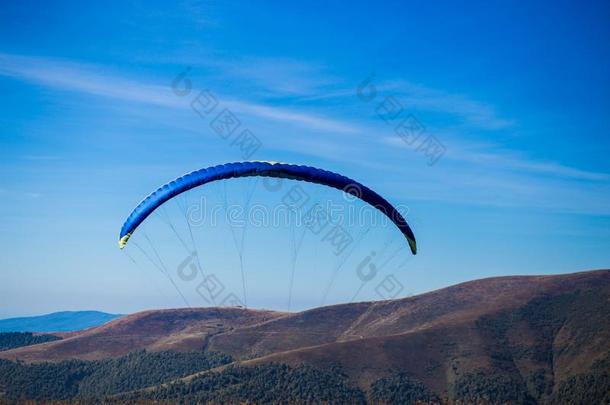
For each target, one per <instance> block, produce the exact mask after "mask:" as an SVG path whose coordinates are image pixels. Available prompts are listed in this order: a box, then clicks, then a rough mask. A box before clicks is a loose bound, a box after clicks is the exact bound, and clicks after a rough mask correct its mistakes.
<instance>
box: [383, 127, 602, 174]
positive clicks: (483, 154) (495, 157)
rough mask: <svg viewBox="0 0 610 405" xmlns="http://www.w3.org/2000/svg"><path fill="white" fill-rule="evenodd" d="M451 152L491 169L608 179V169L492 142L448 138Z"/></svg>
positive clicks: (389, 140)
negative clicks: (539, 157) (542, 157)
mask: <svg viewBox="0 0 610 405" xmlns="http://www.w3.org/2000/svg"><path fill="white" fill-rule="evenodd" d="M383 141H384V142H385V143H386V144H388V145H393V146H399V147H404V148H411V147H410V146H408V145H407V144H406V143H404V142H403V140H402V139H400V138H399V137H397V136H391V137H386V138H384V139H383ZM444 143H445V146H446V148H447V152H446V153H445V156H444V157H443V158H444V159H451V160H455V161H460V162H468V163H472V164H474V165H478V166H481V167H484V168H487V169H493V170H507V171H521V172H530V173H534V174H538V175H552V176H556V177H562V178H566V179H580V180H592V181H608V180H610V175H609V174H607V173H600V172H593V171H587V170H582V169H578V168H574V167H570V166H566V165H562V164H560V163H556V162H539V161H535V160H531V159H527V158H524V157H521V156H519V154H517V153H515V152H514V151H507V150H505V149H502V148H500V147H498V146H497V145H492V144H481V143H474V142H471V143H467V142H464V141H461V142H458V141H456V140H455V139H452V140H450V141H445V142H444Z"/></svg>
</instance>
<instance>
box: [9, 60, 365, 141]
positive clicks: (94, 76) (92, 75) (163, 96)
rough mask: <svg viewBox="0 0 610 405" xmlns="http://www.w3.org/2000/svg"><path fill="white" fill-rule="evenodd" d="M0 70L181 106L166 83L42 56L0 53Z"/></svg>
mask: <svg viewBox="0 0 610 405" xmlns="http://www.w3.org/2000/svg"><path fill="white" fill-rule="evenodd" d="M0 74H1V75H4V76H9V77H15V78H18V79H22V80H27V81H31V82H34V83H38V84H42V85H46V86H50V87H54V88H59V89H62V90H69V91H76V92H81V93H85V94H91V95H95V96H101V97H108V98H113V99H118V100H122V101H129V102H136V103H145V104H151V105H157V106H162V107H170V108H185V106H186V104H185V103H184V101H183V100H182V99H180V98H179V97H176V96H174V95H173V94H172V93H171V91H170V86H169V85H167V86H161V85H155V84H147V83H142V82H138V81H134V80H129V79H125V78H123V77H120V76H117V75H109V74H104V73H102V72H101V69H99V68H96V67H92V66H90V65H84V64H76V63H72V62H64V61H57V60H52V59H46V58H36V57H29V56H17V55H8V54H0ZM221 101H223V103H224V104H226V105H227V106H230V107H232V108H233V109H235V110H236V112H237V111H242V112H245V113H248V114H252V115H255V116H258V117H261V118H266V119H270V120H275V121H280V122H284V123H289V124H292V125H298V126H301V127H305V128H310V129H313V130H323V131H333V132H342V133H354V132H357V131H358V128H356V127H355V126H353V125H351V124H348V123H346V122H343V121H339V120H333V119H329V118H325V117H321V116H318V115H315V114H310V113H306V112H296V111H291V110H288V109H284V108H277V107H272V106H267V105H263V104H257V103H252V102H247V101H241V100H231V99H223V100H221Z"/></svg>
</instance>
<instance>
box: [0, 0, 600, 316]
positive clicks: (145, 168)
mask: <svg viewBox="0 0 610 405" xmlns="http://www.w3.org/2000/svg"><path fill="white" fill-rule="evenodd" d="M608 38H610V6H609V5H608V3H607V2H603V1H599V2H598V1H585V2H578V3H577V2H568V1H555V2H550V1H539V2H525V1H523V2H520V1H514V2H503V1H485V2H483V1H474V2H468V3H467V4H462V3H457V2H456V3H444V4H442V6H441V5H439V4H437V3H431V2H423V1H421V2H419V1H408V2H369V3H365V2H352V3H350V5H349V6H346V5H345V3H344V2H333V1H331V2H328V1H325V2H305V3H302V4H299V5H296V4H288V3H287V2H279V1H278V2H273V1H265V2H259V3H257V4H252V3H251V2H233V1H226V2H207V1H201V2H199V1H177V2H171V3H170V2H155V1H152V2H144V1H141V2H140V1H131V2H129V1H127V2H113V3H109V4H102V3H101V2H100V3H97V4H95V3H87V4H85V3H83V2H72V1H59V2H56V3H54V4H53V5H52V6H50V5H47V4H43V3H40V2H33V1H20V2H17V1H6V2H3V5H2V7H1V10H0V89H1V90H2V93H3V94H4V97H3V98H2V99H1V100H0V107H1V108H0V142H1V148H0V173H1V175H0V242H1V244H0V246H2V247H1V248H0V249H1V250H0V252H1V254H0V271H1V276H0V277H1V283H0V317H10V316H22V315H33V314H40V313H47V312H52V311H59V310H78V309H96V310H102V311H108V312H115V313H131V312H135V311H138V310H142V309H148V308H161V307H180V306H184V305H189V306H205V305H213V304H219V303H220V304H223V305H231V304H235V303H240V304H242V305H243V304H247V305H248V306H251V307H259V308H260V307H264V308H272V309H278V310H298V309H304V308H311V307H314V306H317V305H322V304H331V303H341V302H350V301H358V300H370V299H387V298H399V297H403V296H406V295H411V294H418V293H422V292H426V291H430V290H433V289H437V288H441V287H445V286H448V285H452V284H455V283H459V282H463V281H468V280H473V279H478V278H483V277H493V276H503V275H529V274H558V273H568V272H576V271H584V270H592V269H599V268H608V267H609V265H610V248H609V247H610V159H608V158H607V157H608V156H609V154H610V133H609V132H610V74H609V73H610V71H609V70H610V69H609V68H610V41H608ZM210 100H213V105H214V106H215V107H214V110H213V111H209V112H208V111H207V109H206V108H208V107H209V106H210V105H211V104H204V102H206V101H207V102H211V101H210ZM223 111H226V112H228V113H230V114H232V116H233V117H236V119H237V120H239V123H240V126H239V127H238V129H237V130H235V133H232V134H229V135H227V134H224V133H219V132H218V131H217V130H215V129H214V128H215V127H214V124H213V120H214V119H215V117H217V116H218V115H219V114H221V113H222V112H223ZM244 130H247V131H248V132H247V134H249V136H250V138H249V139H250V140H255V142H254V143H251V144H249V145H250V147H249V148H247V147H246V146H245V144H244V143H243V142H241V141H240V139H241V140H242V141H243V140H244V139H245V138H244V137H241V138H239V136H241V135H239V134H243V131H244ZM252 145H255V146H256V148H254V147H252ZM243 160H269V161H280V162H290V163H296V164H306V165H311V166H315V167H320V168H324V169H327V170H331V171H335V172H338V173H342V174H344V175H346V176H348V177H351V178H353V179H356V180H358V181H360V182H362V183H363V184H366V185H367V186H369V187H371V188H372V189H374V190H375V191H377V192H378V193H380V194H381V195H383V196H384V197H386V198H387V199H388V200H389V201H391V202H392V203H393V204H395V205H397V206H400V207H401V210H402V212H403V213H405V216H406V218H407V221H408V222H409V224H410V225H411V226H412V228H413V230H414V232H415V235H416V237H417V240H418V247H419V252H418V254H417V255H416V256H411V255H410V254H409V253H408V247H407V246H406V244H404V239H402V237H401V235H400V233H399V232H398V231H397V230H396V229H393V228H392V227H391V226H387V224H381V225H379V224H375V225H373V226H371V225H370V224H368V225H363V224H358V223H354V221H353V220H352V219H350V218H347V217H343V218H335V219H334V221H335V222H339V225H340V226H341V229H343V230H345V231H346V232H347V234H348V235H350V237H351V238H352V244H351V245H350V246H349V247H348V248H347V250H345V251H342V252H341V253H337V252H336V251H334V250H333V249H334V248H335V246H331V245H332V244H331V243H329V240H328V238H326V239H325V236H324V233H321V234H314V233H313V232H311V231H310V230H307V229H306V228H303V227H301V228H299V227H298V226H297V225H293V224H292V223H289V224H284V225H281V224H280V225H277V226H276V225H273V226H272V225H260V224H259V225H258V226H257V225H252V224H250V225H249V227H244V226H241V227H239V226H237V227H236V226H235V224H234V223H233V222H230V221H227V220H226V217H224V218H223V217H222V215H221V218H220V219H219V220H218V222H217V223H215V224H207V223H206V224H203V225H202V224H197V226H194V231H195V235H196V238H195V239H193V248H195V247H196V248H197V249H196V252H197V256H198V261H199V262H200V264H201V266H200V267H199V268H198V271H199V272H200V273H203V274H199V275H197V277H199V276H201V280H203V277H208V276H212V275H213V276H214V277H215V278H214V279H213V280H214V282H215V283H216V286H217V287H218V286H221V287H222V288H220V287H218V296H216V297H215V298H214V299H213V300H212V301H214V302H210V299H209V298H210V297H209V296H208V297H207V298H208V299H207V300H206V298H205V297H204V296H205V293H206V292H205V291H203V290H201V288H200V287H201V285H202V284H201V282H202V281H201V280H198V279H195V274H192V277H191V274H186V273H184V269H185V268H186V269H188V268H189V267H188V266H189V265H188V258H189V256H188V254H187V253H188V251H189V249H190V247H189V248H188V249H187V250H186V253H185V251H181V250H180V246H179V244H176V246H177V247H175V248H174V247H170V246H171V245H172V243H175V242H176V240H180V239H179V238H173V242H172V241H171V240H170V239H171V238H170V237H169V236H172V235H170V234H169V233H168V229H169V228H168V227H165V228H164V225H163V221H160V222H159V223H160V225H159V224H157V225H155V224H153V223H151V224H147V225H146V226H147V227H148V228H147V229H146V233H144V231H143V232H141V233H140V234H138V232H136V234H134V240H135V238H136V236H138V237H139V238H140V242H139V243H140V244H141V246H143V245H144V243H145V242H148V239H147V238H148V237H149V236H150V238H151V239H152V238H155V241H156V242H154V243H155V244H153V243H152V242H151V243H150V245H149V250H148V253H147V255H148V257H147V255H146V254H144V253H143V252H142V251H141V252H138V251H137V250H134V249H133V248H132V250H131V253H130V252H128V250H129V248H131V246H129V247H128V249H126V250H125V251H120V250H119V249H118V248H117V238H118V233H119V230H120V227H121V225H122V223H123V222H124V220H125V219H126V217H127V216H128V214H129V213H130V212H131V210H132V209H133V208H134V207H135V206H136V205H137V204H138V202H139V201H141V200H142V199H143V198H144V197H145V196H146V195H147V194H149V193H150V192H152V191H154V190H155V189H156V188H157V187H158V186H160V185H162V184H164V183H166V182H168V181H170V180H172V179H175V178H177V177H179V176H180V175H182V174H184V173H187V172H190V171H193V170H196V169H200V168H204V167H208V166H212V165H216V164H222V163H226V162H234V161H243ZM292 183H294V182H290V181H286V182H282V183H279V186H278V187H279V189H278V188H277V187H274V186H273V184H271V183H264V182H257V181H255V180H252V179H248V180H238V181H234V182H231V183H230V184H226V185H223V186H219V185H214V186H210V187H208V188H206V189H205V190H194V192H193V193H192V194H189V196H187V197H185V198H184V199H183V200H182V201H183V202H184V203H186V204H187V205H189V206H188V207H187V206H186V205H185V207H186V208H189V210H186V209H185V213H188V214H189V215H191V214H193V210H192V209H193V207H194V208H195V209H196V208H197V207H196V206H193V204H194V202H195V204H199V205H200V206H201V202H202V201H205V204H206V205H205V207H204V208H201V207H200V208H201V209H202V210H203V211H206V210H207V212H208V214H209V212H210V210H213V209H214V208H215V207H219V206H220V207H224V208H225V209H226V206H227V205H231V206H233V205H235V206H242V207H243V206H245V205H246V204H245V202H246V201H248V196H251V198H250V199H249V202H248V204H247V206H248V207H250V206H252V205H253V204H259V205H260V206H261V207H266V209H268V210H270V209H273V208H274V207H275V208H277V207H278V206H282V204H284V203H285V201H286V198H287V197H286V196H288V195H289V194H290V191H291V190H294V189H293V187H294V186H295V185H294V184H292ZM301 190H304V191H305V193H306V194H307V196H308V198H309V201H308V203H307V204H309V205H311V204H313V203H314V202H316V201H335V202H336V203H337V204H339V205H340V206H342V207H344V208H347V207H350V206H352V205H354V206H356V207H358V209H364V208H363V206H362V204H360V203H359V202H358V201H350V200H349V199H346V198H344V196H342V195H341V193H340V192H337V191H334V192H333V191H329V190H324V189H322V188H321V187H320V186H310V185H303V188H302V189H301ZM189 199H190V200H189ZM309 205H307V206H309ZM307 206H305V208H307ZM177 207H178V208H180V205H177ZM305 208H304V209H305ZM187 211H188V212H187ZM225 211H226V210H225ZM167 215H168V216H172V215H173V216H174V218H170V223H178V222H179V221H180V220H181V219H184V218H180V215H181V211H180V210H177V209H176V207H174V209H173V211H172V210H171V209H169V208H168V212H167ZM348 217H349V215H348ZM191 218H192V215H191ZM156 219H157V220H159V219H163V218H161V217H160V216H158V218H156ZM377 219H378V218H377ZM151 221H152V219H151ZM171 221H174V222H171ZM184 223H186V222H184ZM166 225H167V224H166ZM183 225H184V224H183ZM236 228H237V229H236ZM185 232H186V230H185V229H179V233H181V234H182V235H183V236H184V235H185ZM243 232H245V234H244V237H243V240H244V241H245V242H244V243H241V244H240V241H241V240H242V237H241V233H243ZM168 235H169V236H168ZM294 235H296V237H295V236H294ZM303 235H304V236H303ZM173 236H175V235H173ZM300 240H302V241H303V242H302V245H300V244H299V243H295V241H297V242H298V241H300ZM401 242H402V243H403V245H402V246H401V245H400V243H401ZM293 246H299V248H298V249H296V248H293ZM155 247H159V250H162V249H161V248H164V249H166V251H164V252H160V254H159V256H160V257H157V256H156V255H155V254H156V253H157V249H155ZM401 248H402V249H401ZM143 250H145V249H143ZM390 252H391V253H390ZM394 252H395V253H394ZM138 253H141V255H140V256H139V257H138ZM240 253H241V254H240ZM151 256H153V257H151ZM161 257H162V259H161ZM192 257H194V256H192ZM295 257H296V259H295ZM240 258H241V264H240ZM159 263H161V264H162V265H161V266H159ZM181 265H182V267H181ZM185 266H186V267H185ZM371 266H373V267H371ZM160 267H161V268H160ZM367 269H368V270H367ZM373 270H374V271H373ZM181 271H182V273H180V272H181ZM187 273H188V271H187ZM242 274H243V275H244V276H242ZM205 280H208V282H209V280H211V279H209V278H206V279H205ZM291 280H292V281H291ZM291 284H292V287H290V285H291ZM205 286H206V288H207V289H208V290H207V293H210V287H209V286H210V284H205ZM244 286H246V288H244ZM201 291H203V295H202V292H201ZM215 291H216V290H215ZM246 295H247V302H244V301H246Z"/></svg>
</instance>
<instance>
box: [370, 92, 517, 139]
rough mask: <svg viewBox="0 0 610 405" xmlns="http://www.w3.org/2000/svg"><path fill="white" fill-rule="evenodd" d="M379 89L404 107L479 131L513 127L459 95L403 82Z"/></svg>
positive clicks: (489, 109) (490, 108) (492, 111)
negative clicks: (461, 122) (446, 117)
mask: <svg viewBox="0 0 610 405" xmlns="http://www.w3.org/2000/svg"><path fill="white" fill-rule="evenodd" d="M380 88H382V89H384V90H386V91H391V92H395V93H396V94H397V97H398V99H399V100H400V102H401V103H403V104H404V105H405V106H406V107H409V108H415V109H421V110H430V111H436V112H442V113H447V114H452V115H455V116H457V117H460V118H462V119H463V120H464V121H465V122H466V123H468V124H470V125H472V126H474V127H477V128H482V129H490V130H495V129H503V128H508V127H510V126H511V125H513V124H514V122H513V121H512V120H508V119H505V118H501V117H500V116H499V115H498V113H497V112H496V110H495V108H494V107H493V106H491V105H489V104H486V103H483V102H480V101H477V100H474V99H472V98H470V97H468V96H466V95H463V94H459V93H449V92H446V91H442V90H438V89H433V88H430V87H426V86H423V85H420V84H415V83H411V82H408V81H405V80H394V81H386V82H383V83H381V84H380Z"/></svg>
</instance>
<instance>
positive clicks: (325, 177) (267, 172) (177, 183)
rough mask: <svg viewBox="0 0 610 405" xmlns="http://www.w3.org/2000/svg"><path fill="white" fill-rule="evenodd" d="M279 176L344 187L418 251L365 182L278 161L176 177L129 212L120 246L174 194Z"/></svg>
mask: <svg viewBox="0 0 610 405" xmlns="http://www.w3.org/2000/svg"><path fill="white" fill-rule="evenodd" d="M251 176H262V177H277V178H286V179H291V180H299V181H305V182H310V183H316V184H320V185H324V186H328V187H333V188H335V189H338V190H342V191H344V192H345V193H348V194H351V195H353V196H354V197H356V198H359V199H360V200H362V201H364V202H365V203H367V204H370V205H371V206H373V207H375V208H376V209H378V210H379V211H381V212H382V213H383V214H384V215H386V216H387V217H388V218H389V219H390V220H391V221H392V222H393V223H394V225H395V226H396V227H397V228H398V229H399V230H400V232H401V233H402V234H403V235H404V236H405V238H406V239H407V243H408V244H409V248H410V249H411V252H412V253H413V254H416V253H417V244H416V241H415V235H414V234H413V231H412V230H411V228H410V227H409V225H408V224H407V222H406V220H405V219H404V217H403V216H402V215H401V214H400V212H398V210H397V209H396V208H395V207H394V206H393V205H392V204H390V203H389V202H388V201H387V200H386V199H384V198H383V197H382V196H380V195H379V194H377V193H376V192H375V191H373V190H371V189H370V188H368V187H366V186H364V185H363V184H361V183H359V182H357V181H355V180H352V179H350V178H348V177H345V176H343V175H341V174H338V173H333V172H330V171H327V170H323V169H318V168H315V167H311V166H302V165H294V164H288V163H277V162H236V163H227V164H223V165H218V166H212V167H208V168H205V169H201V170H197V171H194V172H191V173H188V174H186V175H184V176H182V177H179V178H177V179H176V180H173V181H171V182H169V183H167V184H165V185H163V186H161V187H159V188H158V189H157V190H156V191H154V192H153V193H152V194H150V195H149V196H148V197H146V198H145V199H144V200H143V201H142V202H141V203H140V204H139V205H138V206H137V207H136V208H135V209H134V210H133V211H132V213H131V214H130V215H129V217H128V218H127V220H126V221H125V223H124V224H123V227H122V228H121V232H120V235H119V247H120V248H121V249H123V248H124V247H125V246H126V244H127V242H128V240H129V238H130V237H131V235H132V234H133V233H134V232H135V230H136V229H137V228H138V226H139V225H140V224H141V223H142V222H143V221H144V220H145V219H146V218H147V217H148V216H149V215H150V214H151V213H153V212H154V211H155V210H156V209H157V208H158V207H160V206H161V205H163V204H164V203H165V202H167V201H169V200H171V199H172V198H173V197H175V196H177V195H179V194H181V193H184V192H186V191H188V190H191V189H193V188H195V187H199V186H202V185H204V184H207V183H211V182H214V181H218V180H226V179H232V178H240V177H251Z"/></svg>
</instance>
